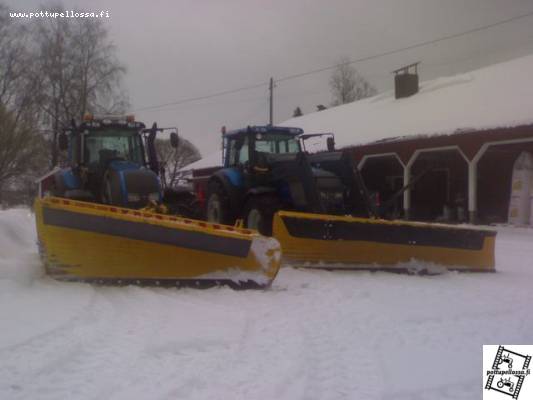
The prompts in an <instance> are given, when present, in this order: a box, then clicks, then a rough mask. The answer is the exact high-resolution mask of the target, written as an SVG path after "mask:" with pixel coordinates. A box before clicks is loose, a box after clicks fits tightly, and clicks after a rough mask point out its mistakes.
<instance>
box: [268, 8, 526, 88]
mask: <svg viewBox="0 0 533 400" xmlns="http://www.w3.org/2000/svg"><path fill="white" fill-rule="evenodd" d="M531 16H533V11H532V12H530V13H527V14H522V15H518V16H516V17H512V18H509V19H506V20H502V21H498V22H494V23H492V24H489V25H484V26H480V27H477V28H474V29H469V30H467V31H463V32H460V33H455V34H453V35H448V36H442V37H440V38H437V39H432V40H426V41H424V42H420V43H416V44H413V45H410V46H406V47H401V48H399V49H395V50H389V51H386V52H383V53H379V54H374V55H371V56H367V57H362V58H358V59H356V60H353V61H350V62H347V63H345V64H346V65H350V64H356V63H361V62H364V61H370V60H374V59H376V58H381V57H385V56H389V55H392V54H397V53H401V52H404V51H407V50H412V49H416V48H418V47H423V46H427V45H430V44H435V43H439V42H442V41H445V40H450V39H455V38H457V37H461V36H466V35H470V34H472V33H475V32H479V31H483V30H486V29H490V28H494V27H495V26H499V25H503V24H507V23H509V22H513V21H516V20H519V19H523V18H527V17H531ZM337 66H338V64H337V65H330V66H328V67H324V68H319V69H314V70H311V71H307V72H302V73H299V74H294V75H289V76H286V77H283V78H280V79H276V82H282V81H287V80H289V79H295V78H300V77H302V76H306V75H311V74H316V73H319V72H324V71H328V70H330V69H334V68H336V67H337Z"/></svg>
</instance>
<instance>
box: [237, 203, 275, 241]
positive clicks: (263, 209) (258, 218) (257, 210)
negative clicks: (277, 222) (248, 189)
mask: <svg viewBox="0 0 533 400" xmlns="http://www.w3.org/2000/svg"><path fill="white" fill-rule="evenodd" d="M278 209H279V203H278V200H277V199H276V197H274V196H268V195H263V196H254V197H252V198H250V199H249V200H248V201H247V202H246V205H245V206H244V213H243V216H244V225H245V226H246V227H247V228H248V229H255V230H257V231H259V233H260V234H261V235H265V236H272V221H273V219H274V214H275V213H276V211H278Z"/></svg>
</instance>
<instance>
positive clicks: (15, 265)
mask: <svg viewBox="0 0 533 400" xmlns="http://www.w3.org/2000/svg"><path fill="white" fill-rule="evenodd" d="M35 250H36V233H35V217H34V215H33V213H31V212H30V210H28V209H26V208H15V209H9V210H4V211H0V280H3V279H11V280H15V281H17V282H19V283H30V282H31V281H32V280H33V279H35V278H37V277H39V276H41V274H42V268H41V264H40V262H39V259H38V257H37V254H36V251H35Z"/></svg>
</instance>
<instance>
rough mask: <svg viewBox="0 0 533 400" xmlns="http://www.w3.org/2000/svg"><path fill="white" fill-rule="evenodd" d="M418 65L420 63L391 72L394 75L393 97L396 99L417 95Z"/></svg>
mask: <svg viewBox="0 0 533 400" xmlns="http://www.w3.org/2000/svg"><path fill="white" fill-rule="evenodd" d="M418 64H420V62H416V63H414V64H409V65H406V66H405V67H402V68H398V69H397V70H395V71H392V72H393V74H394V95H395V97H396V98H397V99H401V98H404V97H409V96H412V95H413V94H415V93H418Z"/></svg>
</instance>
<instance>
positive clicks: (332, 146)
mask: <svg viewBox="0 0 533 400" xmlns="http://www.w3.org/2000/svg"><path fill="white" fill-rule="evenodd" d="M326 145H327V146H328V151H335V139H334V138H332V137H328V138H327V139H326Z"/></svg>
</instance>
